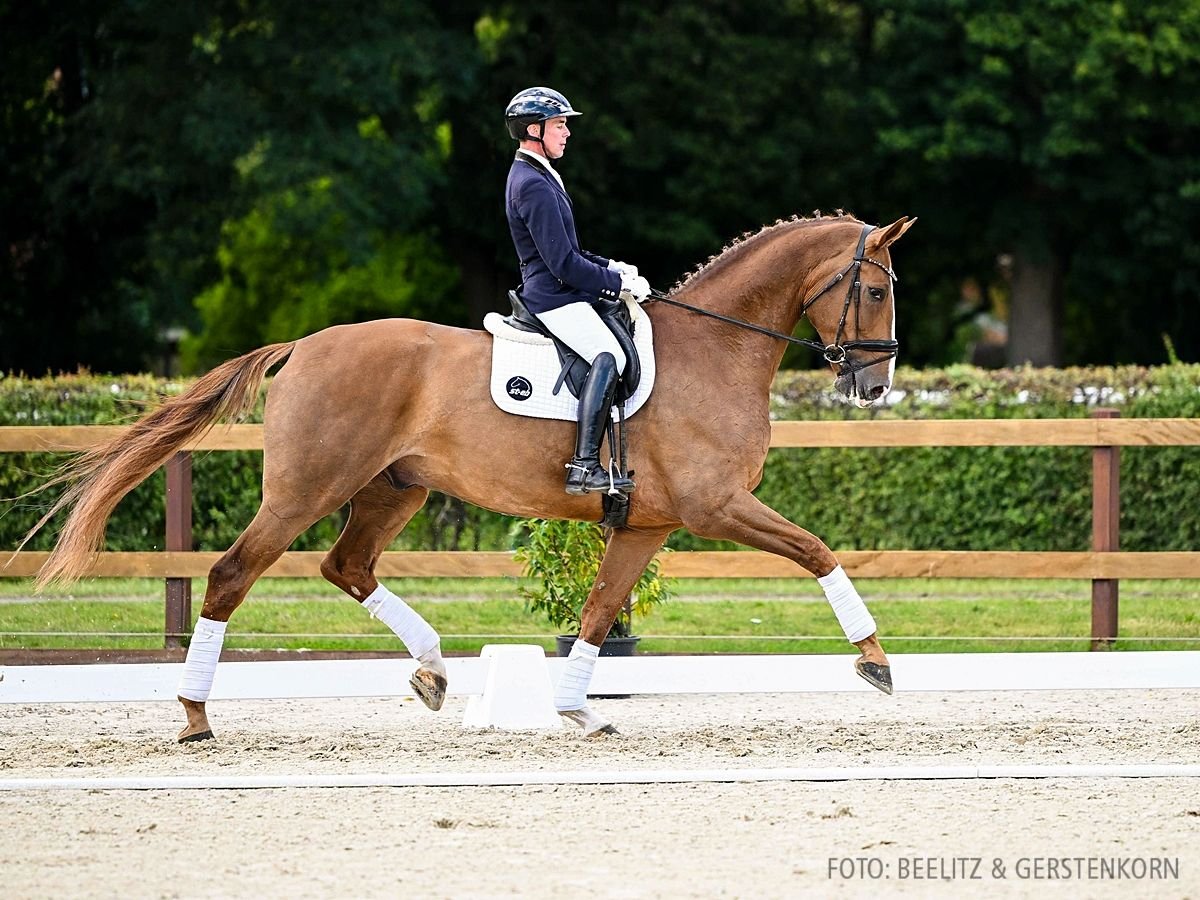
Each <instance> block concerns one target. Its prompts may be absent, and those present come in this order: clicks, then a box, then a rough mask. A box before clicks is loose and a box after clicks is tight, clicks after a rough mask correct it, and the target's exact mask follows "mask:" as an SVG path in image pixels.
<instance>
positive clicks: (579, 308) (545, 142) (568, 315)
mask: <svg viewBox="0 0 1200 900" xmlns="http://www.w3.org/2000/svg"><path fill="white" fill-rule="evenodd" d="M579 114H580V113H579V111H578V110H575V109H572V108H571V104H570V101H568V100H567V98H566V97H564V96H563V95H562V94H560V93H559V92H558V91H555V90H551V89H550V88H546V87H532V88H527V89H526V90H523V91H521V92H520V93H519V94H517V95H516V96H515V97H513V98H512V100H510V101H509V104H508V108H507V109H506V110H505V111H504V118H505V121H506V122H507V124H508V133H509V134H510V135H512V137H513V139H514V140H516V141H517V142H518V143H519V145H520V146H519V147H518V148H517V155H516V158H515V159H514V160H513V165H512V168H511V169H509V172H508V188H507V202H506V204H505V207H506V211H507V214H508V227H509V230H510V231H511V232H512V239H513V245H514V246H515V247H516V250H517V258H518V260H519V261H520V263H521V281H522V285H521V299H522V300H524V302H525V306H526V307H527V308H528V309H529V311H530V312H532V313H534V314H535V315H536V316H537V317H538V319H539V320H540V321H541V322H542V324H543V325H545V326H546V328H548V329H549V330H550V331H551V332H552V333H553V334H554V335H555V336H556V337H557V338H558V339H559V340H561V341H562V342H563V343H565V344H566V345H567V346H568V347H570V348H571V349H572V350H574V351H575V352H576V353H578V354H579V355H580V356H581V357H583V358H584V359H586V360H587V361H588V362H589V363H590V364H591V369H590V371H589V372H588V375H587V378H586V379H585V380H584V383H583V388H582V389H581V390H580V392H579V421H578V429H577V431H576V439H575V456H574V457H573V458H572V459H571V461H570V462H569V463H567V466H566V468H567V483H566V489H567V493H568V494H586V493H588V492H590V491H607V490H609V488H610V487H613V488H615V489H616V490H618V491H622V492H625V493H628V492H629V491H632V490H633V487H634V483H633V481H632V480H631V479H629V478H626V477H623V476H616V475H615V473H614V474H613V476H612V479H611V481H610V475H609V472H608V471H607V470H606V469H605V468H604V467H603V466H602V465H601V464H600V444H601V442H602V441H603V439H604V430H605V423H606V422H607V420H608V417H609V409H610V408H611V406H612V401H613V396H614V394H615V393H616V389H617V379H618V378H619V377H620V375H621V373H622V372H624V371H625V354H624V352H622V350H621V346H620V344H618V343H617V339H616V338H615V337H613V334H612V332H611V331H609V330H608V326H607V325H605V324H604V322H603V320H601V318H600V316H599V315H598V314H597V313H596V310H594V309H593V308H592V303H593V302H594V301H596V300H601V301H604V300H607V301H613V300H616V299H617V298H618V297H620V298H622V299H624V298H625V296H626V295H628V296H629V297H631V298H632V299H634V300H636V301H637V302H638V303H641V302H642V301H643V300H645V299H646V298H647V297H648V296H650V285H649V283H648V282H647V281H646V279H645V278H643V277H642V276H640V275H638V271H637V268H636V267H635V266H631V265H629V264H628V263H623V262H618V261H616V260H610V259H606V258H605V257H603V256H597V255H596V254H594V253H588V252H587V251H586V250H580V249H579V239H578V238H577V237H576V236H575V218H574V215H573V214H572V209H571V198H570V197H569V196H567V190H566V188H565V187H564V186H563V180H562V178H561V177H560V176H559V174H558V172H556V171H555V170H554V166H553V165H552V164H551V160H555V159H560V158H562V155H563V151H564V150H565V149H566V146H567V138H568V137H570V136H571V130H570V129H569V128H568V127H567V119H568V118H570V117H571V116H577V115H579Z"/></svg>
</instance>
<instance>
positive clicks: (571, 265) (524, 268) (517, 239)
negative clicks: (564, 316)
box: [505, 153, 621, 313]
mask: <svg viewBox="0 0 1200 900" xmlns="http://www.w3.org/2000/svg"><path fill="white" fill-rule="evenodd" d="M505 211H506V213H507V215H508V229H509V231H510V232H512V239H513V246H514V247H516V250H517V259H518V260H519V261H520V263H521V281H522V285H521V291H520V294H521V297H522V299H523V300H524V301H525V305H526V306H527V307H528V308H529V309H530V311H531V312H535V313H539V312H546V311H547V310H551V309H558V308H559V307H560V306H566V305H567V304H568V303H579V302H581V301H582V302H585V303H590V302H592V301H593V300H595V299H597V298H601V299H604V300H616V299H617V298H618V297H619V296H620V293H621V275H620V273H618V272H614V271H613V270H611V269H609V268H608V260H607V259H605V258H604V257H603V256H598V255H596V254H595V253H589V252H587V251H586V250H580V249H579V238H578V237H576V235H575V216H574V214H573V213H572V210H571V198H570V197H568V196H567V192H566V191H565V190H563V188H562V187H560V186H559V183H558V181H557V179H555V177H554V175H552V174H551V173H550V172H549V171H548V170H547V169H546V167H545V166H543V165H541V164H539V163H537V162H534V161H533V160H527V159H525V158H524V156H523V155H522V154H521V153H518V154H517V157H516V159H515V160H513V164H512V168H511V169H509V171H508V187H507V191H506V203H505Z"/></svg>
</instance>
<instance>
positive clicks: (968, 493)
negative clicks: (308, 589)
mask: <svg viewBox="0 0 1200 900" xmlns="http://www.w3.org/2000/svg"><path fill="white" fill-rule="evenodd" d="M897 384H898V385H899V386H900V387H899V388H898V389H897V390H895V391H893V393H892V394H891V395H890V396H889V400H890V401H891V402H890V405H888V406H885V407H882V408H880V409H872V410H867V411H864V410H858V409H855V408H853V407H850V406H848V405H846V404H844V403H842V402H841V401H839V400H837V399H835V397H834V395H833V394H832V392H831V391H830V388H829V376H828V373H821V372H806V371H786V372H781V373H779V375H778V376H777V378H776V379H775V384H774V389H773V392H772V405H773V414H774V415H775V416H776V417H777V418H780V419H849V418H853V419H862V418H872V417H875V418H913V419H915V418H1050V417H1065V418H1071V417H1083V416H1086V415H1087V413H1088V411H1089V410H1090V409H1093V408H1095V407H1096V406H1110V407H1115V408H1116V409H1118V410H1120V412H1121V414H1122V415H1123V416H1127V417H1139V416H1142V417H1150V416H1154V417H1172V416H1182V417H1196V416H1200V389H1198V387H1197V385H1198V384H1200V366H1197V365H1185V364H1175V365H1170V366H1160V367H1155V368H1141V367H1136V366H1123V367H1119V368H1085V369H1064V370H1037V369H1028V368H1025V369H1015V370H1013V369H1002V370H996V371H992V370H983V369H979V368H975V367H971V366H954V367H950V368H947V369H944V370H938V369H929V370H925V371H915V370H909V369H901V370H899V371H898V373H897ZM185 385H186V382H185V381H165V380H159V379H153V378H150V377H146V376H137V377H128V378H103V377H99V376H61V377H54V378H43V379H32V380H27V379H19V378H12V377H9V378H3V379H0V425H28V424H45V425H73V424H109V423H115V422H122V421H128V420H129V419H130V418H132V417H134V416H136V415H137V414H138V413H140V412H141V411H142V410H143V408H144V404H145V403H147V402H151V401H152V400H153V399H154V398H155V397H157V396H158V395H159V394H161V393H174V392H178V391H179V390H181V389H183V387H184V386H185ZM61 461H62V457H60V456H54V455H51V454H5V459H4V465H3V466H0V497H9V498H11V497H16V496H18V495H20V494H22V493H24V492H25V491H28V490H31V489H32V488H33V487H35V486H36V485H37V484H39V483H40V481H41V479H42V477H44V475H45V474H46V473H47V472H48V470H49V469H50V468H52V467H53V466H54V465H55V464H56V462H61ZM193 476H194V518H193V521H194V525H193V540H194V543H195V549H197V550H225V549H226V548H228V547H229V545H231V544H232V543H233V541H234V540H235V538H236V537H237V535H238V534H239V533H240V532H241V530H242V529H243V528H244V527H245V526H246V525H247V524H249V522H250V519H251V518H252V517H253V514H254V512H255V511H256V510H257V508H258V504H259V502H260V500H261V489H260V482H261V477H262V469H261V454H260V453H256V452H244V451H223V452H211V453H206V454H200V455H198V456H196V458H195V459H194V462H193ZM162 478H163V475H162V473H161V472H160V473H158V474H156V475H155V476H153V477H152V478H151V479H150V480H149V481H147V482H146V483H145V484H143V485H141V486H140V487H139V488H137V489H136V490H135V491H134V492H133V493H132V494H131V495H130V496H129V497H128V498H126V500H125V501H123V502H122V503H121V504H120V505H119V506H118V508H117V510H116V513H115V514H114V516H113V518H112V520H111V522H110V525H109V531H108V548H109V549H113V550H150V549H156V548H160V547H161V546H162V543H163V536H164V534H165V524H164V506H163V504H164V501H163V488H164V486H163V482H162ZM1121 490H1122V496H1123V497H1124V498H1125V500H1124V503H1123V507H1122V510H1121V547H1122V549H1124V550H1190V549H1194V548H1195V547H1196V546H1197V545H1198V544H1200V519H1198V518H1197V516H1196V515H1195V510H1196V509H1197V508H1200V454H1197V453H1196V451H1195V448H1191V447H1126V448H1122V450H1121ZM756 494H757V495H758V496H759V497H760V498H761V499H762V500H763V501H764V502H766V503H768V504H769V505H771V506H772V507H774V508H775V509H777V510H778V511H779V512H780V513H782V514H783V515H784V516H786V517H787V518H789V519H790V520H792V521H793V522H796V523H797V524H799V525H801V526H803V527H805V528H807V529H808V530H810V531H812V532H814V533H815V534H817V535H818V536H820V537H821V538H822V539H823V540H825V541H826V543H828V544H829V545H830V546H832V547H833V548H834V549H845V550H849V549H914V550H919V549H939V550H971V549H980V550H983V549H987V550H1086V549H1088V547H1089V546H1090V539H1091V499H1090V498H1091V455H1090V452H1089V450H1088V449H1087V448H1053V447H1012V448H1006V447H996V448H986V447H931V448H871V449H854V448H847V449H817V450H812V449H791V450H784V449H778V450H772V451H771V452H770V454H769V455H768V458H767V465H766V470H765V475H764V478H763V482H762V484H761V486H760V487H759V488H758V490H757V491H756ZM48 501H49V497H48V496H45V495H43V496H40V497H37V498H30V499H27V500H23V501H19V502H17V503H10V504H5V507H4V512H3V515H0V547H5V548H12V547H15V546H16V544H17V542H18V541H19V540H20V538H21V536H22V535H23V534H24V533H25V531H26V530H27V529H28V528H29V527H30V526H31V525H32V524H33V523H34V522H35V521H36V520H37V518H38V516H39V510H41V509H44V508H45V506H46V505H48ZM344 514H345V510H343V511H342V512H340V513H338V514H337V515H334V516H331V517H328V518H326V519H324V520H322V521H321V522H320V523H318V524H317V525H315V526H314V527H313V528H311V529H309V531H307V532H305V533H304V534H303V535H302V536H301V537H300V538H298V539H297V542H296V544H295V545H294V548H295V549H320V548H325V547H328V546H330V545H331V544H332V542H333V540H334V538H335V537H336V535H337V534H338V532H339V531H340V529H341V526H342V524H344V520H343V516H344ZM513 529H514V522H513V520H510V519H507V518H505V517H503V516H499V515H496V514H494V513H490V512H487V511H485V510H480V509H477V508H475V507H471V506H467V505H465V504H463V503H462V502H461V501H458V500H455V499H453V498H448V497H444V496H441V495H437V494H435V495H433V496H432V497H431V499H430V502H429V503H428V504H427V505H426V507H425V508H424V509H423V510H422V511H421V512H420V513H418V514H417V516H416V517H415V518H414V519H413V521H412V523H411V524H410V525H409V526H408V527H407V528H406V529H405V530H404V531H403V532H402V533H401V535H400V536H399V537H398V538H397V540H396V542H395V543H394V545H393V547H394V548H395V549H422V550H504V549H509V548H510V547H512V546H513V545H514V543H520V541H521V540H523V538H522V537H521V536H520V535H519V534H516V533H514V530H513ZM53 535H54V529H53V527H51V528H48V529H47V530H44V531H43V532H41V533H40V534H39V535H38V536H37V537H36V538H35V539H34V541H33V542H32V543H31V544H30V545H29V546H30V549H47V548H48V547H49V546H50V545H51V543H52V540H53ZM668 546H670V547H674V548H675V549H698V548H702V547H703V548H708V547H718V546H732V545H719V544H713V543H711V542H707V541H701V540H700V539H698V538H695V537H694V536H692V535H690V534H689V533H687V532H685V531H680V532H677V533H676V534H675V535H674V536H673V537H672V538H671V540H670V542H669V544H668Z"/></svg>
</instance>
